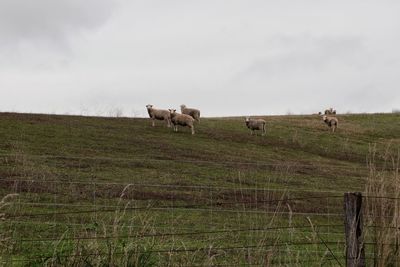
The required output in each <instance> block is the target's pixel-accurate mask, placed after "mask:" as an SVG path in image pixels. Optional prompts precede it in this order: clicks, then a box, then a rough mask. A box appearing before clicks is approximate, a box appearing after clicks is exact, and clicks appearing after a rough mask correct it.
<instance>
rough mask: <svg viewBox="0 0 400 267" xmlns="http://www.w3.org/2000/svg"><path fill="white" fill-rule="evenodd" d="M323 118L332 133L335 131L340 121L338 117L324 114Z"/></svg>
mask: <svg viewBox="0 0 400 267" xmlns="http://www.w3.org/2000/svg"><path fill="white" fill-rule="evenodd" d="M322 120H323V121H324V122H325V123H326V125H328V126H329V128H331V130H332V133H334V132H335V130H336V128H337V126H338V123H339V121H338V119H337V118H336V117H331V116H326V115H323V116H322Z"/></svg>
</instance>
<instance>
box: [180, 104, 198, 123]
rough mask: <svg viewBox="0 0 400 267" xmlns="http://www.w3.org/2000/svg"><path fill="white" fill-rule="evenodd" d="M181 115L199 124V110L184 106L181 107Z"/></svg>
mask: <svg viewBox="0 0 400 267" xmlns="http://www.w3.org/2000/svg"><path fill="white" fill-rule="evenodd" d="M181 113H182V114H186V115H189V116H191V117H192V118H193V119H195V120H196V121H197V122H200V110H198V109H195V108H188V107H186V105H181Z"/></svg>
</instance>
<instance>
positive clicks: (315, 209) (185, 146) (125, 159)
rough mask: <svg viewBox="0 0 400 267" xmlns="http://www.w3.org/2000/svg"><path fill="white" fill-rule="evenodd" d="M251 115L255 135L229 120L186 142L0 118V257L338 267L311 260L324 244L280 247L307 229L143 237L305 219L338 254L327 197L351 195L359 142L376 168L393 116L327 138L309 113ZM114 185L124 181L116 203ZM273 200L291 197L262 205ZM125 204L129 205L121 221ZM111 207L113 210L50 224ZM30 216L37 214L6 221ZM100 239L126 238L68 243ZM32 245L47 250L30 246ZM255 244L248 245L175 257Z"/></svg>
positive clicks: (334, 209) (354, 120)
mask: <svg viewBox="0 0 400 267" xmlns="http://www.w3.org/2000/svg"><path fill="white" fill-rule="evenodd" d="M264 118H265V120H266V121H267V136H265V137H262V136H260V135H258V136H251V135H250V132H249V130H248V129H247V128H246V127H245V125H244V119H243V118H235V117H232V118H203V119H202V121H201V124H198V125H196V134H195V135H194V136H192V135H191V134H190V131H189V129H182V128H180V131H179V132H178V133H175V132H173V131H172V129H169V128H166V127H165V126H164V124H163V123H162V122H157V124H156V127H151V123H150V121H149V120H148V119H129V118H99V117H81V116H55V115H35V114H15V113H0V184H1V186H0V193H1V195H3V196H4V195H6V194H10V193H18V194H19V195H18V197H17V198H16V199H15V200H14V202H13V205H11V206H8V207H5V208H4V212H5V213H6V217H5V218H6V219H5V220H4V221H3V222H2V223H1V224H0V227H1V228H0V229H1V230H3V232H4V233H5V234H4V235H3V236H0V245H1V247H2V248H1V251H2V255H3V256H0V258H1V259H3V262H7V263H8V264H10V263H11V264H13V265H16V266H19V265H21V266H24V265H32V264H34V263H35V262H36V263H37V264H38V265H43V264H47V265H52V264H53V265H55V264H54V262H51V261H49V260H47V262H44V260H45V259H46V257H47V256H49V257H50V258H51V259H52V260H54V259H59V261H60V262H59V264H62V265H73V264H72V262H71V261H68V260H71V259H70V258H74V257H72V256H71V255H75V254H76V253H77V252H79V251H78V250H79V249H81V250H88V249H89V250H91V251H102V252H104V254H106V255H108V256H107V257H108V258H107V257H106V256H104V255H90V256H88V257H87V261H88V262H91V263H93V264H94V265H96V264H97V265H101V263H103V264H105V263H107V262H108V263H110V262H112V263H113V264H117V265H120V264H121V265H124V264H125V265H127V263H126V262H119V261H118V260H120V259H121V255H123V254H124V253H128V254H129V253H132V255H134V257H133V258H132V260H131V261H132V262H135V263H134V264H136V265H141V266H151V263H152V261H155V262H156V263H155V265H159V264H161V263H165V262H169V263H170V264H171V265H185V264H186V265H190V264H200V265H210V264H211V265H212V264H227V265H238V264H259V263H265V262H266V261H271V263H277V264H279V263H281V264H283V263H285V262H289V264H294V263H296V264H299V265H302V266H309V265H319V263H320V262H317V263H310V262H308V263H307V262H306V261H305V259H310V257H311V258H313V259H321V260H327V263H326V264H328V265H329V264H332V265H333V266H335V265H337V262H336V261H334V260H333V257H332V255H325V256H323V255H324V253H326V251H327V248H326V246H324V245H321V244H310V245H293V244H292V243H293V242H294V243H296V242H298V243H299V242H300V243H301V242H304V241H307V242H310V241H312V240H315V238H316V237H315V232H313V231H312V230H311V226H310V228H301V229H297V228H295V227H294V228H293V229H291V230H288V229H283V230H276V231H261V232H260V231H259V232H257V231H247V232H241V233H240V234H238V233H233V232H232V233H230V232H227V233H218V234H198V235H181V236H170V235H168V236H147V237H143V235H146V234H147V235H149V233H153V234H155V233H157V234H160V233H161V234H162V233H171V232H172V233H183V232H207V231H219V230H224V229H225V230H229V229H239V228H241V229H250V228H265V227H282V226H285V227H286V226H288V227H290V226H296V225H297V226H305V225H310V224H309V221H308V220H307V218H306V217H307V216H308V217H310V218H311V221H312V223H313V224H315V225H316V227H317V228H318V226H319V225H320V228H318V229H320V230H318V231H319V232H321V236H323V238H324V239H325V240H326V241H330V242H331V243H329V244H330V246H331V249H332V250H335V249H336V251H337V252H338V254H339V255H338V256H343V249H342V247H343V244H341V243H340V242H342V241H343V240H344V236H343V235H341V234H343V227H333V226H332V227H328V228H326V229H325V228H324V227H323V226H322V225H339V226H340V225H341V224H342V222H343V220H342V218H341V217H340V216H337V215H336V214H341V212H342V202H341V201H342V199H341V198H340V196H341V195H342V194H343V193H344V192H347V191H362V190H363V189H364V186H365V180H366V177H367V176H368V170H367V166H366V159H367V156H368V154H369V151H370V149H371V147H372V146H376V148H377V150H378V153H377V157H376V159H375V163H376V164H377V165H380V166H384V164H385V162H386V160H387V158H386V156H385V155H387V151H391V152H393V151H398V150H399V149H400V134H399V133H400V115H399V114H359V115H338V119H339V128H338V130H337V132H336V133H334V134H332V133H330V132H329V129H328V128H327V127H326V125H324V124H323V122H322V121H321V119H320V118H319V117H318V116H316V115H310V116H265V117H264ZM127 184H134V185H132V186H129V187H128V188H126V189H125V191H124V194H123V195H121V193H122V192H123V190H124V188H125V186H126V185H127ZM323 197H326V198H323ZM281 198H299V199H298V200H292V201H289V202H287V203H286V202H284V203H282V202H276V201H274V200H276V199H281ZM306 198H308V199H306ZM55 204H57V205H55ZM124 205H127V206H126V207H128V209H127V210H125V212H122V211H123V210H124ZM116 206H117V207H118V209H119V210H120V213H117V214H116V213H115V212H112V211H110V212H91V213H78V214H65V215H63V214H60V215H57V214H53V215H52V213H59V212H69V211H73V212H76V211H84V210H96V209H106V208H107V207H108V208H109V209H115V207H116ZM133 207H136V209H132V208H133ZM138 207H139V208H140V209H137V208H138ZM145 207H146V208H145ZM160 207H161V209H160ZM171 207H175V208H174V209H171ZM178 207H179V208H178ZM275 212H278V213H276V214H274V213H275ZM290 212H293V213H290ZM36 213H49V215H43V216H37V217H29V216H25V217H23V216H22V217H20V216H19V215H21V214H36ZM324 214H325V215H324ZM119 216H120V220H118V221H116V218H119ZM110 235H111V236H112V235H117V236H125V238H117V239H112V241H109V240H108V239H100V240H93V239H85V240H81V241H79V243H77V242H76V241H75V240H73V239H71V238H73V237H87V238H92V237H94V236H110ZM43 238H53V239H54V240H47V241H29V240H33V239H34V240H37V239H43ZM24 239H25V241H24ZM2 240H3V241H2ZM107 240H108V241H107ZM318 242H319V241H318ZM318 242H316V243H318ZM335 242H339V243H337V244H335ZM49 243H50V244H51V245H49ZM278 243H279V244H281V243H282V244H286V245H285V246H277V245H276V244H278ZM291 244H292V245H291ZM254 245H257V249H247V250H244V249H241V250H235V249H227V250H225V251H224V250H222V251H220V250H212V249H208V250H201V249H199V250H197V251H191V252H189V251H186V252H181V251H179V252H177V251H175V252H174V250H182V249H184V248H185V249H186V250H188V249H189V248H190V249H192V248H210V247H213V248H218V247H236V246H249V247H251V246H254ZM274 245H275V246H274ZM111 248H112V249H111ZM113 249H114V250H113ZM110 251H112V253H111V252H110ZM146 251H147V252H146ZM148 251H153V252H148ZM160 251H169V253H166V252H160ZM315 251H317V252H315ZM106 252H107V253H106ZM81 253H83V252H82V251H81ZM64 254H65V255H70V256H71V257H69V258H68V257H63V255H64ZM328 254H329V253H328ZM54 255H61V256H54ZM110 255H116V257H117V258H118V260H116V259H110V258H109V257H110ZM118 255H119V256H118ZM149 255H150V256H149ZM316 256H318V257H316ZM32 258H35V259H32ZM36 258H37V259H36ZM75 258H76V257H75ZM75 258H74V259H75ZM77 258H79V257H77ZM122 258H123V257H122ZM125 258H127V257H125ZM267 258H268V259H267ZM10 259H12V260H15V261H11V260H10ZM29 259H30V260H29ZM146 259H148V260H147V261H146ZM7 260H8V261H7ZM18 260H19V261H18ZM75 260H76V259H75ZM302 262H303V263H302ZM342 262H343V261H342ZM80 263H82V262H80ZM146 264H147V265H146ZM78 265H79V264H78ZM78 265H77V266H78Z"/></svg>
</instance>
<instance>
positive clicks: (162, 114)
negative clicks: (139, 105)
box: [146, 105, 171, 128]
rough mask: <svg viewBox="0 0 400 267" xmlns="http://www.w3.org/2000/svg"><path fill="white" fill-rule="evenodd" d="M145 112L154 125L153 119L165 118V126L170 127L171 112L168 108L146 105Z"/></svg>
mask: <svg viewBox="0 0 400 267" xmlns="http://www.w3.org/2000/svg"><path fill="white" fill-rule="evenodd" d="M146 108H147V112H148V113H149V116H150V118H151V120H152V123H151V125H152V126H153V127H154V126H155V123H154V121H155V120H165V121H166V122H167V127H168V128H170V127H171V114H170V113H169V111H168V110H165V109H155V108H153V105H146Z"/></svg>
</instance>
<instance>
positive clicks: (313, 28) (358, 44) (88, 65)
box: [0, 0, 400, 116]
mask: <svg viewBox="0 0 400 267" xmlns="http://www.w3.org/2000/svg"><path fill="white" fill-rule="evenodd" d="M399 14H400V1H397V0H380V1H377V0H376V1H368V0H353V1H348V0H343V1H342V0H332V1H320V0H309V1H307V0H305V1H295V0H291V1H289V0H279V1H267V0H260V1H257V0H241V1H237V0H209V1H208V0H201V1H199V0H196V1H190V0H181V1H174V0H168V1H165V0H158V1H156V0H154V1H152V0H143V1H128V0H84V1H82V0H57V1H54V0H35V1H27V0H0V111H16V112H35V113H57V114H84V115H112V114H113V113H114V112H115V111H116V110H121V111H122V112H123V114H124V115H126V116H145V115H146V111H145V105H146V104H153V105H154V106H156V107H159V108H171V107H175V108H178V107H179V105H180V104H186V105H187V106H190V107H196V108H199V109H201V111H202V114H203V116H229V115H257V114H258V115H268V114H287V113H289V112H290V113H294V114H307V113H315V112H318V111H321V110H323V109H325V108H328V107H331V106H332V107H334V108H336V109H337V110H338V112H339V113H344V112H348V111H351V112H391V111H392V109H400V15H399Z"/></svg>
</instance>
